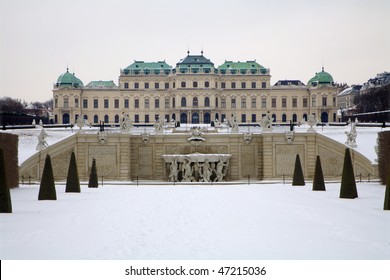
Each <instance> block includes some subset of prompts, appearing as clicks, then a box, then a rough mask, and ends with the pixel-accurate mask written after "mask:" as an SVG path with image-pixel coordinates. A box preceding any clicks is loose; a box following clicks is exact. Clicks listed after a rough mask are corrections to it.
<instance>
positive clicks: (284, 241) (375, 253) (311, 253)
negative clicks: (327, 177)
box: [0, 183, 390, 260]
mask: <svg viewBox="0 0 390 280" xmlns="http://www.w3.org/2000/svg"><path fill="white" fill-rule="evenodd" d="M326 187H327V191H326V192H313V191H311V184H307V185H306V186H304V187H292V186H291V185H287V184H286V185H282V184H258V185H255V184H253V185H250V186H248V185H214V186H209V185H208V186H199V185H198V186H190V185H187V186H183V185H180V186H178V185H177V186H163V185H156V186H138V187H137V186H128V185H107V186H106V185H105V186H103V187H99V188H98V189H88V188H87V187H86V186H82V193H79V194H70V193H65V186H64V185H63V184H62V185H60V184H57V186H56V188H57V197H58V200H57V201H38V200H37V197H38V189H39V186H22V187H20V188H18V189H12V190H11V196H12V201H13V213H12V214H0V259H204V260H206V259H390V211H383V210H382V209H383V202H384V201H383V200H384V191H385V188H384V186H381V185H379V184H378V183H359V184H358V186H357V187H358V193H359V198H357V199H354V200H347V199H339V198H338V196H339V188H340V184H339V183H332V184H327V185H326Z"/></svg>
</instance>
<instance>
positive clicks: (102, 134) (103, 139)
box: [98, 131, 108, 145]
mask: <svg viewBox="0 0 390 280" xmlns="http://www.w3.org/2000/svg"><path fill="white" fill-rule="evenodd" d="M107 140H108V133H107V131H98V141H99V143H100V144H102V145H105V144H107Z"/></svg>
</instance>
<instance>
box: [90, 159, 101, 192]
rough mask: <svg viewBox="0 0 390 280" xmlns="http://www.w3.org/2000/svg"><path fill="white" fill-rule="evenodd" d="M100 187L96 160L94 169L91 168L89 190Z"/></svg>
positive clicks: (93, 160) (93, 161) (93, 162)
mask: <svg viewBox="0 0 390 280" xmlns="http://www.w3.org/2000/svg"><path fill="white" fill-rule="evenodd" d="M98 186H99V183H98V175H97V171H96V159H94V158H93V159H92V167H91V174H89V182H88V188H97V187H98Z"/></svg>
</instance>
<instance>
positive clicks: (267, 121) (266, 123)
mask: <svg viewBox="0 0 390 280" xmlns="http://www.w3.org/2000/svg"><path fill="white" fill-rule="evenodd" d="M260 125H261V127H262V128H263V131H272V118H271V114H270V113H269V111H268V112H267V114H266V115H265V116H264V117H263V118H262V119H261V122H260Z"/></svg>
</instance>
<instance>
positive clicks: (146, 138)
mask: <svg viewBox="0 0 390 280" xmlns="http://www.w3.org/2000/svg"><path fill="white" fill-rule="evenodd" d="M141 137H142V143H143V144H144V145H146V144H148V143H149V140H150V133H147V132H146V131H145V132H143V133H141Z"/></svg>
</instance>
